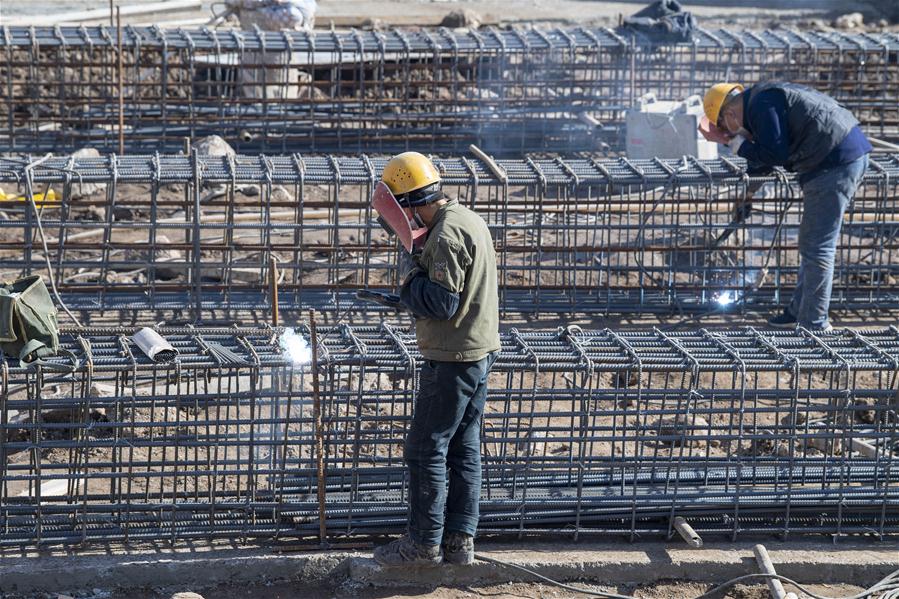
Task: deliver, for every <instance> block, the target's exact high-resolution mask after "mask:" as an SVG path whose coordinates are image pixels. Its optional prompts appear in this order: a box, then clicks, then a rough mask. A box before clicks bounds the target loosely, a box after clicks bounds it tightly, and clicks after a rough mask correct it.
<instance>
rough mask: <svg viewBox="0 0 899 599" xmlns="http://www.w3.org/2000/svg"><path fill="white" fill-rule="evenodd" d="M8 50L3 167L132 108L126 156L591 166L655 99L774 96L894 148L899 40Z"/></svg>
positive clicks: (411, 33)
mask: <svg viewBox="0 0 899 599" xmlns="http://www.w3.org/2000/svg"><path fill="white" fill-rule="evenodd" d="M0 34H2V35H0V56H2V58H0V61H2V63H3V66H2V67H0V68H2V70H3V71H4V72H5V73H6V76H5V81H4V87H5V94H4V97H3V101H2V102H0V122H2V123H3V124H2V125H0V149H2V150H4V151H13V152H38V151H56V152H65V151H73V150H76V149H78V148H81V147H83V146H90V147H95V148H98V149H103V150H105V151H117V150H118V148H119V124H118V123H119V116H120V115H119V113H120V111H119V101H120V99H121V104H122V110H121V116H122V117H123V120H124V123H125V126H126V128H125V129H124V130H122V135H123V141H124V145H125V147H126V148H127V149H128V151H130V152H140V151H160V150H166V151H177V150H179V149H181V148H182V147H183V139H184V138H185V137H191V138H196V137H199V136H205V135H210V134H218V135H222V136H223V137H225V138H226V139H227V140H228V141H229V142H231V143H232V144H235V145H237V146H238V148H239V149H240V150H242V151H254V152H255V151H270V152H286V151H296V150H299V151H314V152H396V151H402V150H406V149H417V150H420V151H432V152H460V151H465V149H466V148H467V147H468V145H469V144H470V143H477V144H479V145H481V146H483V147H484V148H485V149H486V150H488V151H490V152H493V153H495V154H497V155H507V156H517V155H521V154H522V153H524V152H535V151H552V152H583V151H590V150H595V149H598V148H601V147H603V144H604V143H607V142H608V143H613V144H617V140H618V133H619V131H620V128H621V123H622V122H623V114H624V111H625V110H626V109H627V108H629V107H632V106H633V105H634V103H635V101H636V100H637V99H638V98H639V97H640V96H642V95H643V94H645V93H649V92H652V93H655V94H656V95H657V97H658V98H660V99H663V98H665V99H683V98H685V97H686V96H688V95H690V94H696V93H703V92H704V90H705V89H706V88H707V87H708V86H709V85H711V84H712V83H716V82H719V81H742V82H743V83H746V84H751V83H755V82H757V81H760V80H771V79H783V80H789V81H793V82H797V83H805V84H807V85H810V86H812V87H814V88H816V89H819V90H820V91H823V92H825V93H828V94H831V95H832V96H834V97H835V98H836V99H838V100H839V101H841V102H842V103H844V104H845V105H846V106H847V107H848V108H849V109H851V110H852V111H853V112H854V113H855V114H856V116H857V117H858V118H859V119H860V120H861V122H862V123H863V124H864V125H865V127H866V130H867V131H868V132H869V133H872V134H876V135H877V136H878V137H881V138H883V137H886V138H894V137H896V136H897V134H899V36H897V35H896V34H895V33H879V34H873V33H842V32H837V31H828V32H822V31H808V32H800V31H794V30H789V29H777V30H765V31H751V30H743V31H733V30H727V29H709V30H705V29H700V30H698V31H697V32H696V35H695V39H694V41H693V43H683V44H664V45H657V44H649V43H646V42H645V40H642V39H641V38H638V37H632V36H628V35H627V34H623V33H621V32H616V31H613V30H611V29H607V28H595V29H588V28H583V27H577V28H569V29H562V28H555V29H548V30H540V29H511V30H498V29H495V28H486V29H483V30H479V31H475V30H472V31H468V32H458V31H450V30H447V29H421V30H402V29H393V30H390V31H386V32H363V31H355V30H354V31H349V32H344V33H338V32H334V31H331V32H316V33H305V32H262V31H259V30H256V31H236V30H210V29H190V30H187V29H160V28H158V27H126V28H123V31H122V47H121V49H120V48H119V46H118V41H117V34H118V32H117V30H116V29H111V28H107V27H53V28H51V27H36V28H34V27H33V28H27V27H3V28H2V29H0ZM120 54H121V61H119V58H120V56H119V55H120ZM120 64H121V67H120ZM120 82H121V83H120ZM120 96H121V98H120Z"/></svg>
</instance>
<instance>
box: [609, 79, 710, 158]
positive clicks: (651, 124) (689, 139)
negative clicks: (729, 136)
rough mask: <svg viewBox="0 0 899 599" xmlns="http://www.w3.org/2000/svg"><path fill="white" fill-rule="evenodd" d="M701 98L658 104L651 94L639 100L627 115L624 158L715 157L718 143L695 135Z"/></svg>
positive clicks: (700, 114)
mask: <svg viewBox="0 0 899 599" xmlns="http://www.w3.org/2000/svg"><path fill="white" fill-rule="evenodd" d="M702 114H703V111H702V98H700V97H699V96H690V97H689V98H687V99H686V100H683V101H677V100H675V101H658V100H656V98H655V95H654V94H651V93H650V94H646V95H645V96H643V97H642V98H640V102H639V104H638V105H637V106H636V107H634V108H633V109H632V110H629V111H628V112H627V120H626V124H627V133H626V136H627V157H628V158H680V157H681V156H695V157H696V158H700V159H704V158H717V157H718V144H715V143H712V142H710V141H707V140H706V139H705V138H704V137H702V134H700V133H699V121H700V119H701V118H702Z"/></svg>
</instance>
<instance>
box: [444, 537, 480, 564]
mask: <svg viewBox="0 0 899 599" xmlns="http://www.w3.org/2000/svg"><path fill="white" fill-rule="evenodd" d="M443 561H445V562H446V563H448V564H455V565H457V566H470V565H471V564H473V563H474V537H473V536H471V535H467V534H465V533H464V532H448V533H446V534H445V535H443Z"/></svg>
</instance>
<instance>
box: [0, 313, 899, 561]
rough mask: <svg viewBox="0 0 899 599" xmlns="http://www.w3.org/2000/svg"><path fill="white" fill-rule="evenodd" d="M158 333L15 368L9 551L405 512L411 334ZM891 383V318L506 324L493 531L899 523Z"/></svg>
mask: <svg viewBox="0 0 899 599" xmlns="http://www.w3.org/2000/svg"><path fill="white" fill-rule="evenodd" d="M160 331H161V332H162V334H164V335H165V336H166V337H167V339H168V340H169V341H170V342H171V343H172V344H173V345H174V346H175V347H176V348H178V350H179V351H180V357H179V359H178V360H177V361H176V362H173V363H169V364H156V363H153V362H151V361H150V360H149V359H148V358H146V357H145V356H144V355H143V354H142V353H141V352H140V350H139V349H138V348H137V347H136V346H135V345H134V344H133V343H132V341H131V340H130V337H129V335H130V334H131V332H132V330H129V329H99V328H94V329H91V330H90V331H83V332H81V333H75V332H72V331H67V332H64V334H63V346H64V347H65V348H67V349H69V350H71V351H72V352H74V353H75V354H76V355H77V356H78V357H79V359H80V360H81V363H80V366H79V367H78V368H77V370H76V371H75V373H74V374H71V375H61V374H59V373H55V372H53V371H51V370H47V369H44V368H42V369H40V370H38V369H37V368H36V367H31V368H28V369H25V368H22V367H20V366H19V365H18V363H17V362H12V361H5V362H4V363H3V365H2V368H0V391H2V393H0V467H2V469H3V470H2V475H3V476H2V479H0V480H2V482H0V544H2V545H42V544H55V543H79V542H92V541H95V542H101V541H128V540H134V541H136V540H181V539H190V538H211V537H230V538H243V539H246V538H251V537H252V538H264V539H287V538H296V537H303V538H315V537H317V536H319V535H320V534H321V533H322V532H323V533H324V535H325V536H326V537H327V538H326V540H327V541H329V542H335V541H340V540H346V539H351V538H353V537H360V536H365V535H373V534H380V533H396V532H400V531H401V530H402V529H403V528H404V526H405V522H406V516H405V493H406V489H407V480H406V475H405V472H404V465H403V462H402V449H401V448H402V442H403V439H404V436H405V433H406V430H407V428H408V426H409V422H410V417H411V414H412V410H413V397H414V393H415V391H416V389H417V386H418V375H417V372H418V368H419V365H420V363H421V356H420V355H419V354H418V352H417V350H416V346H415V341H414V337H413V336H412V335H410V334H409V333H407V332H404V331H400V330H397V329H395V328H391V327H390V326H389V325H382V326H380V327H365V328H358V327H357V328H352V327H349V326H345V325H344V326H339V327H334V328H328V329H324V330H319V340H320V341H319V343H318V344H317V346H316V347H317V348H318V352H317V355H318V356H319V357H320V361H319V369H318V370H317V371H314V372H315V376H314V375H313V371H312V370H311V368H310V367H309V366H298V367H293V366H291V362H290V361H289V360H288V359H287V357H286V356H285V355H282V353H281V351H280V349H279V346H278V342H277V338H278V335H279V334H280V332H281V331H280V330H279V329H236V328H223V329H211V328H186V329H161V330H160ZM299 331H300V333H301V334H302V335H304V336H306V337H307V338H308V337H309V330H308V329H307V328H306V327H305V326H304V327H302V328H301V329H299ZM51 361H52V362H54V363H57V364H58V365H60V366H62V365H64V364H65V360H63V359H53V360H51ZM897 377H899V330H897V329H896V328H895V327H892V328H889V329H877V330H875V329H871V330H865V331H860V332H854V331H848V330H846V331H838V332H834V333H832V334H827V335H817V336H816V335H813V334H810V333H808V332H806V331H799V332H777V333H772V332H761V331H758V330H754V329H751V328H747V329H743V330H738V331H727V332H714V333H713V332H709V331H706V330H697V331H693V332H689V333H678V334H665V333H663V332H661V331H659V330H645V331H632V332H615V331H612V330H602V331H585V330H581V329H579V328H577V327H568V328H563V329H559V330H536V331H518V330H512V331H510V332H508V333H504V334H503V335H502V351H501V353H500V356H499V358H498V361H497V363H496V366H495V369H494V372H493V374H492V375H491V378H490V392H489V394H488V400H487V407H486V411H485V415H484V419H483V432H482V441H483V449H482V453H483V456H484V464H483V469H484V479H483V488H482V502H481V503H482V518H481V530H482V532H484V533H527V532H537V531H539V532H545V533H552V534H556V535H566V536H573V537H575V538H577V537H578V536H579V535H588V534H604V535H622V536H625V537H630V538H635V537H637V536H641V537H653V536H655V537H659V536H662V537H664V536H668V537H670V536H671V535H672V522H673V519H674V518H675V517H678V516H680V517H684V518H686V519H687V521H688V522H689V523H690V524H691V525H692V526H693V527H694V528H695V529H696V530H697V531H698V532H699V533H701V534H704V535H726V536H728V537H731V538H736V537H737V536H739V535H741V534H755V533H778V534H782V535H787V534H802V533H826V534H831V535H834V538H838V537H840V536H843V535H850V534H872V535H886V534H892V533H896V532H899V487H897V485H896V483H897V482H899V471H897V469H896V467H895V466H896V461H897V459H899V433H897V428H896V424H897V414H896V392H897ZM314 379H315V380H314ZM314 383H317V384H314ZM316 389H317V391H316ZM317 423H320V424H317ZM319 443H320V444H321V450H318V449H316V447H317V446H318V444H319ZM319 468H322V471H323V472H324V476H323V477H322V478H319V476H318V472H319ZM320 516H322V517H323V519H324V520H323V522H322V521H320V520H319V518H320ZM320 526H323V528H320ZM323 540H325V539H323Z"/></svg>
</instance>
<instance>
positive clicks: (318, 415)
mask: <svg viewBox="0 0 899 599" xmlns="http://www.w3.org/2000/svg"><path fill="white" fill-rule="evenodd" d="M309 330H310V337H311V338H312V411H313V414H314V417H315V459H316V462H317V468H318V539H319V542H320V543H321V546H322V547H324V546H326V545H327V541H328V538H327V531H326V527H325V443H324V431H323V430H322V405H321V397H320V395H319V385H318V332H317V331H316V328H315V310H310V311H309Z"/></svg>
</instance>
